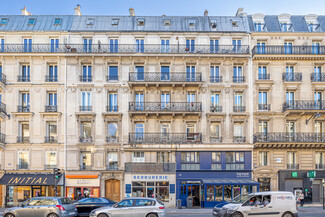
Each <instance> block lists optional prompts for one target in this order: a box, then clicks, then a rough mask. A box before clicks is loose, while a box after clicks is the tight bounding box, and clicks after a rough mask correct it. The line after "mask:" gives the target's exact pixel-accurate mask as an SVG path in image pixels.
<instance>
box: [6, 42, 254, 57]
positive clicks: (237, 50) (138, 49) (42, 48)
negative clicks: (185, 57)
mask: <svg viewBox="0 0 325 217" xmlns="http://www.w3.org/2000/svg"><path fill="white" fill-rule="evenodd" d="M249 51H250V48H249V46H248V45H238V46H234V45H218V46H210V45H193V46H187V45H185V44H170V45H161V44H144V45H139V44H119V45H118V46H116V45H114V46H111V45H110V44H101V43H98V44H91V45H89V46H85V45H84V44H59V45H57V47H56V48H53V46H52V45H51V44H32V45H30V46H29V47H26V45H24V44H3V45H2V49H1V52H2V53H112V54H116V53H126V54H131V53H134V54H138V53H145V54H165V53H167V54H216V55H217V54H222V55H227V54H236V55H240V54H241V55H243V54H246V55H247V54H249Z"/></svg>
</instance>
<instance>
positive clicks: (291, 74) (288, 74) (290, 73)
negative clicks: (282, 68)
mask: <svg viewBox="0 0 325 217" xmlns="http://www.w3.org/2000/svg"><path fill="white" fill-rule="evenodd" d="M285 81H294V68H293V66H287V67H286V78H285Z"/></svg>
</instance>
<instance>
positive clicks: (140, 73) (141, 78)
mask: <svg viewBox="0 0 325 217" xmlns="http://www.w3.org/2000/svg"><path fill="white" fill-rule="evenodd" d="M135 73H136V76H137V77H136V79H137V81H144V67H143V66H135Z"/></svg>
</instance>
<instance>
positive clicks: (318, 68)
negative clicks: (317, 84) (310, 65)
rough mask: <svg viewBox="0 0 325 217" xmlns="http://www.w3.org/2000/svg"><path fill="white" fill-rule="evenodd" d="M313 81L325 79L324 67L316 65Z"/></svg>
mask: <svg viewBox="0 0 325 217" xmlns="http://www.w3.org/2000/svg"><path fill="white" fill-rule="evenodd" d="M313 77H314V79H313V81H323V80H324V79H325V76H323V77H324V79H322V67H321V66H314V74H313Z"/></svg>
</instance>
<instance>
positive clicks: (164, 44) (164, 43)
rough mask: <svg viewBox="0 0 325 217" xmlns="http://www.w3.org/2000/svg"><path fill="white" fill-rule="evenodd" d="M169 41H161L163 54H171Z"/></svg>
mask: <svg viewBox="0 0 325 217" xmlns="http://www.w3.org/2000/svg"><path fill="white" fill-rule="evenodd" d="M169 52H170V48H169V39H161V53H169Z"/></svg>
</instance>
